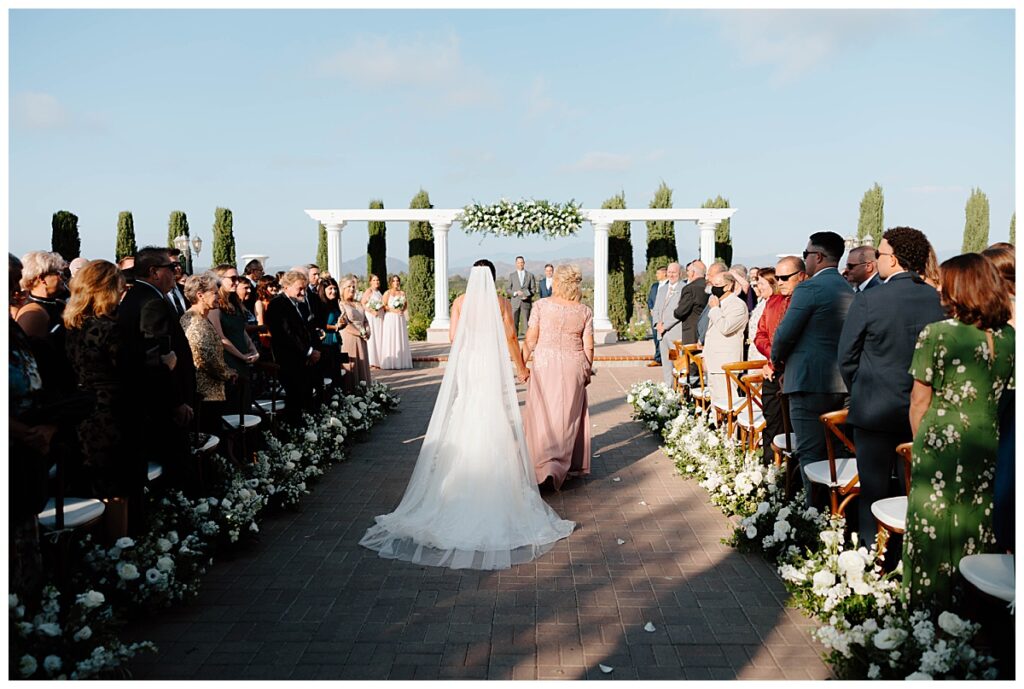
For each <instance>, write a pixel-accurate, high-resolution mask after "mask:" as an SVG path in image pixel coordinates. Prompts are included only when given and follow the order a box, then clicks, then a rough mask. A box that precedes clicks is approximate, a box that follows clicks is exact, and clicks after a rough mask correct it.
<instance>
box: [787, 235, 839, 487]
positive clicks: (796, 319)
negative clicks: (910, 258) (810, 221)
mask: <svg viewBox="0 0 1024 689" xmlns="http://www.w3.org/2000/svg"><path fill="white" fill-rule="evenodd" d="M844 250H845V245H844V243H843V238H842V237H840V236H839V235H838V234H836V233H835V232H815V233H814V234H812V235H811V237H810V240H809V241H808V242H807V249H806V250H805V251H804V261H805V262H806V264H807V274H808V275H810V276H811V277H810V278H808V279H807V280H804V281H803V282H801V283H800V284H799V285H797V287H796V289H795V290H793V298H792V300H791V301H790V303H789V309H787V310H786V315H785V316H784V317H783V318H782V322H781V323H779V327H778V329H777V330H776V331H775V337H774V339H773V340H772V356H771V360H772V366H774V367H775V368H776V369H778V368H780V366H783V365H784V366H785V373H784V375H783V381H782V391H783V392H784V393H785V394H786V395H788V396H789V418H790V421H791V422H792V425H793V432H794V433H795V434H796V445H797V447H796V449H795V450H794V455H795V456H796V458H797V459H798V460H799V462H800V467H801V469H802V468H803V467H805V466H807V465H808V464H810V463H811V462H819V461H823V460H825V459H827V458H828V455H827V453H826V450H825V431H824V427H823V426H822V425H821V422H820V421H819V420H818V417H819V416H820V415H821V414H824V413H826V412H830V411H836V410H837V409H842V408H843V406H844V405H845V404H846V393H847V389H846V384H845V383H844V382H843V378H842V376H841V375H839V356H838V350H839V333H840V332H842V329H843V323H844V322H845V321H846V313H847V311H849V310H850V303H851V302H852V301H853V290H852V289H851V288H850V285H849V283H847V282H846V280H844V279H843V276H842V275H840V274H839V270H838V269H837V266H838V265H839V259H841V258H842V257H843V252H844ZM801 476H803V471H801ZM804 485H807V480H806V477H804ZM808 504H810V494H809V493H808Z"/></svg>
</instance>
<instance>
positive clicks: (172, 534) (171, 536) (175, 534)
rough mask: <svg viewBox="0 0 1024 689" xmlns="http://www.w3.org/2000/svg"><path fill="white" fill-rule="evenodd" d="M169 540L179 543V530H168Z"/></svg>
mask: <svg viewBox="0 0 1024 689" xmlns="http://www.w3.org/2000/svg"><path fill="white" fill-rule="evenodd" d="M167 540H169V541H170V542H171V543H177V542H178V532H177V531H168V532H167Z"/></svg>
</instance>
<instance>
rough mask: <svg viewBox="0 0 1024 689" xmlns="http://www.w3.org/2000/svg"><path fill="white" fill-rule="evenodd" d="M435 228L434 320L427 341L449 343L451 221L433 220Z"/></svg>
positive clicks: (432, 225) (432, 224) (428, 331)
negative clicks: (449, 231)
mask: <svg viewBox="0 0 1024 689" xmlns="http://www.w3.org/2000/svg"><path fill="white" fill-rule="evenodd" d="M430 226H431V227H432V228H433V229H434V320H433V321H432V322H431V323H430V328H428V329H427V342H437V343H443V344H447V343H448V330H449V328H450V327H451V319H450V314H449V312H448V230H450V229H451V226H452V224H451V222H450V221H448V222H431V223H430Z"/></svg>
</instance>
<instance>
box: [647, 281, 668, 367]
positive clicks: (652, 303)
mask: <svg viewBox="0 0 1024 689" xmlns="http://www.w3.org/2000/svg"><path fill="white" fill-rule="evenodd" d="M654 277H655V278H656V279H655V281H654V282H653V283H651V289H650V290H648V292H647V314H648V316H647V317H648V319H649V320H650V321H651V332H653V333H654V361H652V362H651V363H649V364H647V365H648V366H650V367H654V366H661V335H659V334H658V327H657V326H658V322H657V321H656V320H655V319H654V309H655V308H657V307H658V306H659V305H660V303H659V302H658V296H659V293H660V291H661V287H662V285H664V284H665V283H666V282H668V269H667V268H666V267H665V266H660V267H659V268H658V269H657V270H656V271H654Z"/></svg>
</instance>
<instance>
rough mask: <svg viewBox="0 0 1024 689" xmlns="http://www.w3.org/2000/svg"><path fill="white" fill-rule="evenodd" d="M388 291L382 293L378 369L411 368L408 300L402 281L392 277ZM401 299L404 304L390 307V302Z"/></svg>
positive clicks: (394, 276) (395, 276)
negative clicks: (382, 317) (382, 310)
mask: <svg viewBox="0 0 1024 689" xmlns="http://www.w3.org/2000/svg"><path fill="white" fill-rule="evenodd" d="M388 283H389V287H390V289H389V290H388V291H387V292H385V293H384V299H383V301H384V312H385V313H384V326H383V327H382V328H381V341H380V367H381V368H383V369H408V368H412V349H411V348H410V347H409V321H408V320H407V319H406V316H405V314H406V312H407V311H408V310H409V298H408V297H407V296H406V294H405V292H403V291H402V279H401V278H399V277H398V276H397V275H392V276H391V279H390V280H389V281H388ZM396 297H401V298H402V299H403V300H404V301H405V303H403V304H402V305H401V306H399V307H397V308H396V307H393V306H391V300H392V299H395V298H396Z"/></svg>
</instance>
